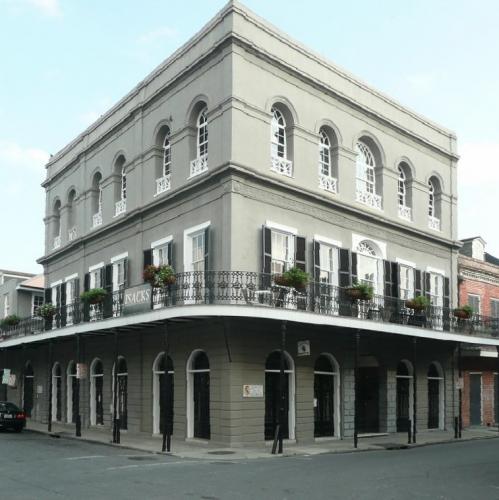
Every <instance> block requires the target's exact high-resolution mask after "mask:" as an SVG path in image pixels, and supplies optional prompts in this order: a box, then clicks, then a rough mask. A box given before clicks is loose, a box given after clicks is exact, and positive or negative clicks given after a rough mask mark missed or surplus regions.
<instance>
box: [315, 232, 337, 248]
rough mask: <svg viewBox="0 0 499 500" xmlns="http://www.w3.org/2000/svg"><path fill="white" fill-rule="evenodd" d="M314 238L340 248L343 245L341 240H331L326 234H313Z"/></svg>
mask: <svg viewBox="0 0 499 500" xmlns="http://www.w3.org/2000/svg"><path fill="white" fill-rule="evenodd" d="M314 240H315V241H318V242H319V243H324V244H325V245H331V246H333V247H338V248H341V247H342V246H343V243H342V242H341V241H338V240H333V239H331V238H328V237H326V236H321V235H320V234H314Z"/></svg>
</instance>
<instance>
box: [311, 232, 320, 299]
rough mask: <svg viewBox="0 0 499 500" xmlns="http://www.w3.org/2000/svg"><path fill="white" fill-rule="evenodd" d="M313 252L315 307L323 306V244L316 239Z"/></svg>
mask: <svg viewBox="0 0 499 500" xmlns="http://www.w3.org/2000/svg"><path fill="white" fill-rule="evenodd" d="M313 252H314V298H315V307H321V306H322V304H321V303H320V297H321V284H320V281H321V244H320V243H319V242H318V241H316V240H314V242H313Z"/></svg>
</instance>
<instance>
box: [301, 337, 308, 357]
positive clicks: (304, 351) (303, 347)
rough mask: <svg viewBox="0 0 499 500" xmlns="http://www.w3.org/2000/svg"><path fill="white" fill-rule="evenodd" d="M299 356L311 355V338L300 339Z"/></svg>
mask: <svg viewBox="0 0 499 500" xmlns="http://www.w3.org/2000/svg"><path fill="white" fill-rule="evenodd" d="M298 356H310V340H299V341H298Z"/></svg>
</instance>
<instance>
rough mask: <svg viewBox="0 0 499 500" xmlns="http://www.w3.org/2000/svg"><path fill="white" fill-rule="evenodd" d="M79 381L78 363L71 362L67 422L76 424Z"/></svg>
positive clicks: (68, 371)
mask: <svg viewBox="0 0 499 500" xmlns="http://www.w3.org/2000/svg"><path fill="white" fill-rule="evenodd" d="M77 385H78V379H77V378H76V363H75V362H74V361H70V362H69V364H68V368H67V370H66V422H67V423H68V424H75V423H76V416H77V412H78V387H77Z"/></svg>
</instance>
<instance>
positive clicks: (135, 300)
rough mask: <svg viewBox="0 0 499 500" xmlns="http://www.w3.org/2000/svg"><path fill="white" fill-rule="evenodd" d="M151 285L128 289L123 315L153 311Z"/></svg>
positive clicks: (125, 295)
mask: <svg viewBox="0 0 499 500" xmlns="http://www.w3.org/2000/svg"><path fill="white" fill-rule="evenodd" d="M151 297H152V289H151V285H149V284H145V285H138V286H134V287H131V288H127V289H125V291H124V295H123V314H124V315H126V314H136V313H139V312H145V311H150V310H151Z"/></svg>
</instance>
